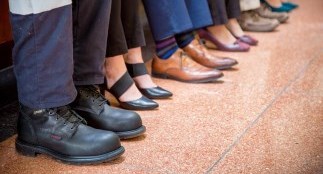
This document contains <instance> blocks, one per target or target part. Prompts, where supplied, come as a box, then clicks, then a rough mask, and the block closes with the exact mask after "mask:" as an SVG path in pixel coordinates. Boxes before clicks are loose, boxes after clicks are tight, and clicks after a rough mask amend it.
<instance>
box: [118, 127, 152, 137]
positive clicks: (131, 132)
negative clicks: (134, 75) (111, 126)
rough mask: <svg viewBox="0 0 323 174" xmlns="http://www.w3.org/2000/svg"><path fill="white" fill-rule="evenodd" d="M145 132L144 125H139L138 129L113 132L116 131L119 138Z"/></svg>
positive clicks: (136, 135)
mask: <svg viewBox="0 0 323 174" xmlns="http://www.w3.org/2000/svg"><path fill="white" fill-rule="evenodd" d="M145 132H146V127H145V126H141V127H139V128H138V129H134V130H131V131H124V132H114V133H116V134H117V135H118V136H119V138H120V139H121V140H126V139H130V138H135V137H138V136H140V135H142V134H144V133H145Z"/></svg>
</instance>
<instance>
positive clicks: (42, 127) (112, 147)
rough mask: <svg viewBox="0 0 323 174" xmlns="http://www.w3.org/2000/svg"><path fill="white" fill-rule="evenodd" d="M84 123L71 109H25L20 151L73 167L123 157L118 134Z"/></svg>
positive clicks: (18, 143) (20, 121)
mask: <svg viewBox="0 0 323 174" xmlns="http://www.w3.org/2000/svg"><path fill="white" fill-rule="evenodd" d="M84 123H86V122H85V121H84V119H83V118H81V117H80V116H79V115H77V114H76V113H75V111H73V110H71V109H70V108H69V107H67V106H63V107H58V108H51V109H40V110H33V109H30V108H27V107H24V106H21V110H20V114H19V118H18V137H17V139H16V149H17V151H18V152H20V153H21V154H23V155H27V156H36V154H47V155H49V156H52V157H54V158H55V159H58V160H61V161H63V162H66V163H71V164H94V163H100V162H105V161H109V160H113V159H115V158H117V157H119V156H120V155H121V154H123V152H124V148H123V147H122V146H121V145H120V140H119V137H118V136H117V135H116V134H115V133H113V132H110V131H105V130H99V129H95V128H92V127H89V126H87V125H85V124H84Z"/></svg>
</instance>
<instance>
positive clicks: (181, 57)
mask: <svg viewBox="0 0 323 174" xmlns="http://www.w3.org/2000/svg"><path fill="white" fill-rule="evenodd" d="M152 74H153V75H154V76H155V77H160V78H169V79H174V80H177V81H181V82H188V83H204V82H211V81H215V80H217V79H218V78H220V77H222V76H223V73H222V72H221V71H219V70H216V69H211V68H207V67H205V66H202V65H200V64H198V63H197V62H195V61H194V60H192V59H191V58H190V57H188V56H187V55H185V54H184V53H183V51H182V50H181V49H178V50H177V51H176V52H175V53H174V54H173V55H172V56H171V57H170V58H168V59H166V60H163V59H160V58H158V57H157V56H155V57H154V59H153V63H152Z"/></svg>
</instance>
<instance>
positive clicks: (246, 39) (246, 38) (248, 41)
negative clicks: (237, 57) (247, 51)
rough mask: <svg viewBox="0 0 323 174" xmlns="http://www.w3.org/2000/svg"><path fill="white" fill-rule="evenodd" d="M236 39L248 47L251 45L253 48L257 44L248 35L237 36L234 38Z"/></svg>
mask: <svg viewBox="0 0 323 174" xmlns="http://www.w3.org/2000/svg"><path fill="white" fill-rule="evenodd" d="M234 37H235V38H236V39H238V40H239V41H240V42H244V43H246V44H248V45H252V46H255V45H257V44H258V40H257V39H255V38H253V37H251V36H249V35H243V36H240V37H237V36H234Z"/></svg>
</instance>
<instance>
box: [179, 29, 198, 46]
mask: <svg viewBox="0 0 323 174" xmlns="http://www.w3.org/2000/svg"><path fill="white" fill-rule="evenodd" d="M175 38H176V42H177V45H178V46H179V47H180V48H184V47H186V46H187V45H188V44H190V43H191V42H192V40H194V33H193V32H192V31H190V32H186V33H181V34H177V35H175Z"/></svg>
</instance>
